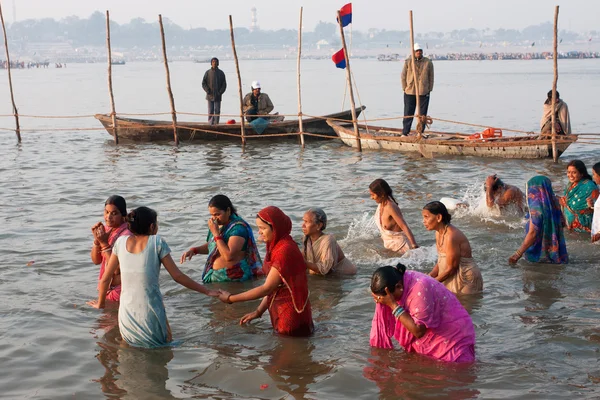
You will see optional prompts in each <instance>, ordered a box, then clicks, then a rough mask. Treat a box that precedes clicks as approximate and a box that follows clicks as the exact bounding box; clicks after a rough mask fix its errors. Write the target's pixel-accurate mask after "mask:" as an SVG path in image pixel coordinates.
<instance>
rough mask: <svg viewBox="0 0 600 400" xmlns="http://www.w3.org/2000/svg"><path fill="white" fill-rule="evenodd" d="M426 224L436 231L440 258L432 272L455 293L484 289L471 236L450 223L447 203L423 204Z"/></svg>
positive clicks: (434, 276)
mask: <svg viewBox="0 0 600 400" xmlns="http://www.w3.org/2000/svg"><path fill="white" fill-rule="evenodd" d="M421 213H422V215H423V225H424V226H425V229H427V230H428V231H435V244H436V247H437V251H438V261H437V264H435V266H434V267H433V270H432V271H431V273H430V274H429V275H430V276H431V277H433V278H435V279H437V280H438V281H439V282H442V283H443V284H444V286H446V287H447V288H448V289H449V290H450V291H451V292H452V293H456V294H475V293H480V292H481V291H483V278H482V277H481V271H480V270H479V267H477V264H476V263H475V261H474V260H473V258H472V254H471V245H470V244H469V240H468V239H467V237H466V236H465V235H464V233H462V232H461V231H460V230H459V229H458V228H456V227H455V226H453V225H451V224H450V220H451V216H450V213H449V212H448V209H446V206H445V205H444V204H442V203H441V202H439V201H432V202H431V203H428V204H426V205H425V207H423V211H422V212H421Z"/></svg>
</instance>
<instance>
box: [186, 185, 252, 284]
mask: <svg viewBox="0 0 600 400" xmlns="http://www.w3.org/2000/svg"><path fill="white" fill-rule="evenodd" d="M208 212H209V213H210V215H211V218H210V219H209V220H208V235H207V236H206V243H204V244H203V245H201V246H198V247H192V248H190V249H189V250H188V251H186V252H185V253H183V255H182V256H181V263H182V264H183V263H184V262H185V261H186V260H191V259H192V257H193V256H194V255H196V254H208V258H207V259H206V264H205V266H204V271H203V272H202V281H203V282H204V283H210V282H243V281H247V280H249V279H252V278H255V277H256V276H257V275H259V274H260V267H261V265H262V261H261V259H260V254H259V252H258V247H256V241H255V240H254V234H253V233H252V228H251V227H250V225H248V223H247V222H246V221H244V220H243V219H242V217H240V216H239V215H238V214H237V210H236V209H235V207H234V206H233V203H231V200H229V197H227V196H225V195H222V194H218V195H216V196H214V197H213V198H212V199H210V201H209V202H208Z"/></svg>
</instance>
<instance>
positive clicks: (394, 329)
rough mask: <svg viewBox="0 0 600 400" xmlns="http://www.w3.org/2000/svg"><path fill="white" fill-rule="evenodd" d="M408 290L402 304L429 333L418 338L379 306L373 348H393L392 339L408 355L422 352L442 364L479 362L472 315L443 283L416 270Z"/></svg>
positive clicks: (406, 281) (410, 276)
mask: <svg viewBox="0 0 600 400" xmlns="http://www.w3.org/2000/svg"><path fill="white" fill-rule="evenodd" d="M403 282H404V291H403V293H402V297H401V298H400V300H399V301H398V304H399V305H400V306H402V307H404V310H405V312H407V313H408V314H409V315H410V316H411V318H412V319H413V320H414V322H415V324H417V325H425V327H426V328H427V330H426V331H425V334H424V335H423V336H422V337H421V338H417V337H416V336H414V335H413V334H412V333H410V331H409V330H408V329H406V328H405V327H404V325H403V324H402V323H401V322H400V321H399V320H397V319H396V318H394V316H393V315H392V310H391V309H390V308H389V307H387V306H385V305H382V304H379V303H377V304H376V309H375V315H373V322H372V324H371V336H370V340H369V342H370V344H371V346H372V347H380V348H385V349H392V348H393V344H392V340H391V338H392V336H393V337H394V338H396V340H397V341H398V342H399V343H400V345H401V346H402V347H403V348H404V350H405V351H406V352H407V353H411V352H414V353H419V354H422V355H425V356H429V357H432V358H435V359H437V360H442V361H450V362H472V361H474V360H475V328H474V327H473V321H472V320H471V317H470V316H469V313H468V312H467V310H465V308H464V307H463V306H462V304H460V302H459V301H458V299H457V298H456V296H455V295H454V294H453V293H452V292H450V291H449V290H448V289H447V288H446V287H445V286H444V285H443V284H442V283H440V282H438V281H437V280H435V279H434V278H432V277H430V276H429V275H425V274H423V273H420V272H416V271H406V272H405V273H404V278H403Z"/></svg>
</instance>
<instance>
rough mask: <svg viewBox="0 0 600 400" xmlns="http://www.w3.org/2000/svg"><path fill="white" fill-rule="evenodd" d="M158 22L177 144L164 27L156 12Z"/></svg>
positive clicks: (175, 119)
mask: <svg viewBox="0 0 600 400" xmlns="http://www.w3.org/2000/svg"><path fill="white" fill-rule="evenodd" d="M158 24H159V25H160V38H161V40H162V52H163V60H164V62H165V71H166V72H167V92H168V93H169V101H170V102H171V116H172V117H173V138H174V139H175V146H179V135H177V113H176V112H175V99H173V91H172V90H171V74H170V73H169V61H168V60H167V46H166V44H165V28H164V27H163V22H162V15H160V14H158Z"/></svg>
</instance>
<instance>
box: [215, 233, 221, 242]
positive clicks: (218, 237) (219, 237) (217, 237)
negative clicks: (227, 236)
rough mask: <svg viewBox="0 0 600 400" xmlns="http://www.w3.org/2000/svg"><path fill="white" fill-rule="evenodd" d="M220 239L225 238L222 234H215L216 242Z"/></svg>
mask: <svg viewBox="0 0 600 400" xmlns="http://www.w3.org/2000/svg"><path fill="white" fill-rule="evenodd" d="M219 240H223V236H221V235H218V236H215V242H218V241H219Z"/></svg>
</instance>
